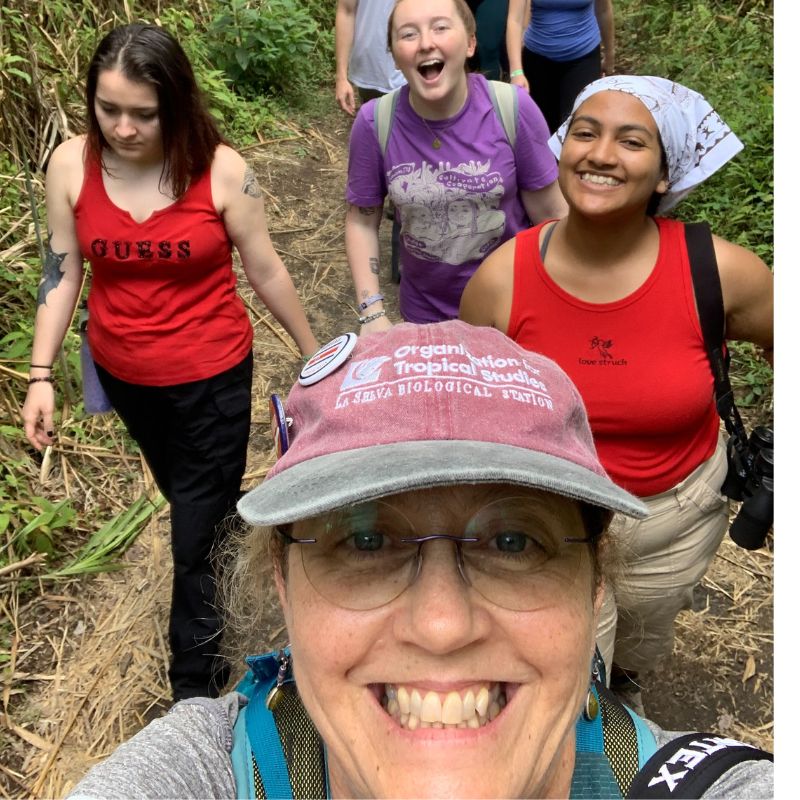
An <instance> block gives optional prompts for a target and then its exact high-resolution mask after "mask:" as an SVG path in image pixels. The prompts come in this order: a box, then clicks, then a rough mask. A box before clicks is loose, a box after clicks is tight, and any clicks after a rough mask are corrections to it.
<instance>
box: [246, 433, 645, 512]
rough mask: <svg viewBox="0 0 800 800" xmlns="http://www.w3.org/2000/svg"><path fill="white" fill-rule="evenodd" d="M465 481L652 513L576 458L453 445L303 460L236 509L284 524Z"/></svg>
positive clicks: (401, 446)
mask: <svg viewBox="0 0 800 800" xmlns="http://www.w3.org/2000/svg"><path fill="white" fill-rule="evenodd" d="M462 483H463V484H471V483H473V484H474V483H510V484H513V485H516V486H525V487H529V488H532V489H542V490H544V491H547V492H553V493H555V494H560V495H564V496H565V497H571V498H573V499H575V500H585V501H586V502H587V503H593V504H594V505H597V506H600V507H601V508H607V509H609V510H611V511H619V512H621V513H623V514H626V515H627V516H630V517H635V518H636V519H642V518H644V517H646V516H647V515H648V510H647V506H646V505H645V504H644V503H642V502H641V500H639V499H638V498H636V497H635V496H633V495H632V494H629V493H628V492H626V491H625V490H624V489H621V488H620V487H619V486H617V485H616V484H614V483H612V482H611V481H610V480H609V479H608V478H604V477H601V476H600V475H597V474H596V473H594V472H592V471H591V470H588V469H585V468H584V467H581V466H578V465H577V464H574V463H573V462H571V461H566V460H565V459H563V458H559V457H557V456H551V455H547V454H545V453H538V452H535V451H532V450H528V449H526V448H522V447H514V446H512V445H505V444H495V443H491V442H476V441H453V440H445V441H426V442H401V443H398V444H387V445H377V446H375V447H365V448H360V449H358V450H348V451H344V452H339V453H331V454H329V455H324V456H319V457H317V458H312V459H309V460H308V461H302V462H301V463H299V464H296V465H295V466H293V467H290V468H289V469H287V470H284V471H283V472H279V473H278V474H277V475H275V476H273V477H271V478H268V479H267V480H265V481H264V483H262V484H261V485H260V486H258V487H257V488H255V489H253V490H252V491H251V492H248V493H247V494H246V495H245V496H244V497H243V498H242V499H241V500H239V503H238V506H237V507H238V509H239V513H240V514H241V515H242V517H243V518H244V519H245V520H246V521H247V522H249V523H251V524H253V525H280V524H284V523H287V522H295V521H297V520H300V519H306V518H308V517H314V516H317V515H318V514H322V513H324V512H326V511H331V510H332V509H334V508H339V507H341V506H345V505H349V504H351V503H362V502H365V501H367V500H374V499H376V498H378V497H383V496H385V495H390V494H397V493H399V492H407V491H410V490H413V489H422V488H428V487H432V486H448V485H454V484H462Z"/></svg>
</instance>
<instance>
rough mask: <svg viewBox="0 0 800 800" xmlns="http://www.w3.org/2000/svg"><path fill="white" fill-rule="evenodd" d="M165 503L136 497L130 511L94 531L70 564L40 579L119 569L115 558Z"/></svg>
mask: <svg viewBox="0 0 800 800" xmlns="http://www.w3.org/2000/svg"><path fill="white" fill-rule="evenodd" d="M165 503H166V500H165V499H164V498H163V497H162V496H161V495H158V496H157V497H156V498H155V499H153V500H151V499H150V498H148V497H147V496H146V495H141V496H139V497H138V498H137V499H136V500H135V501H134V502H133V504H132V505H131V507H130V508H128V509H126V510H125V511H123V512H122V513H121V514H118V515H117V516H115V517H113V518H112V519H110V520H109V521H108V522H107V523H106V524H105V525H103V526H102V527H101V528H100V529H98V530H97V531H95V533H94V534H92V537H91V538H90V539H89V541H88V542H86V544H85V545H84V546H83V547H82V548H81V550H80V552H79V553H78V555H77V557H76V558H75V559H74V560H73V561H71V562H70V563H69V564H65V565H64V566H63V567H61V568H60V569H57V570H55V571H54V572H51V573H48V574H47V575H44V576H42V577H45V578H67V577H71V576H73V575H89V574H91V573H95V572H108V571H111V570H117V569H122V567H123V564H121V563H120V562H119V561H118V560H117V559H118V558H119V556H121V555H122V554H123V553H124V552H125V551H126V550H127V549H128V548H129V547H130V546H131V545H132V544H133V543H134V541H136V537H137V536H138V535H139V534H140V533H141V532H142V530H143V529H144V526H145V525H146V524H147V522H148V521H149V520H150V518H151V517H152V516H153V515H154V514H155V513H157V512H158V511H159V510H160V509H161V508H163V507H164V504H165Z"/></svg>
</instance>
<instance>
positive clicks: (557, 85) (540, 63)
mask: <svg viewBox="0 0 800 800" xmlns="http://www.w3.org/2000/svg"><path fill="white" fill-rule="evenodd" d="M522 69H523V70H524V71H525V77H526V78H527V79H528V85H529V86H530V91H531V97H532V98H533V101H534V102H535V103H536V105H537V106H539V109H540V111H541V112H542V114H544V118H545V120H546V121H547V127H548V128H549V129H550V133H555V132H556V130H557V129H558V126H559V125H561V123H562V122H563V121H564V120H565V119H566V118H567V117H568V116H569V114H570V111H572V104H573V103H574V102H575V98H576V97H577V96H578V94H580V91H581V89H583V87H584V86H586V85H587V84H588V83H591V82H592V81H595V80H597V79H598V78H599V77H600V45H597V47H595V49H594V50H592V51H591V52H590V53H587V54H586V55H585V56H582V57H581V58H576V59H574V60H573V61H551V60H550V59H549V58H545V57H544V56H540V55H537V54H536V53H532V52H531V51H530V50H528V48H527V47H523V48H522Z"/></svg>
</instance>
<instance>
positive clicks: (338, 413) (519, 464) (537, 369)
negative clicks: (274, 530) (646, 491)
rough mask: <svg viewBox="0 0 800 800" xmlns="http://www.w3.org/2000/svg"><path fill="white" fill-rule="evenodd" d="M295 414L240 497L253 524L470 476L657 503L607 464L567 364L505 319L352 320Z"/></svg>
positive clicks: (292, 406) (317, 365)
mask: <svg viewBox="0 0 800 800" xmlns="http://www.w3.org/2000/svg"><path fill="white" fill-rule="evenodd" d="M351 348H352V349H351ZM285 416H286V422H287V428H286V430H285V433H286V437H284V439H285V440H286V439H288V447H287V448H286V451H285V453H284V454H283V455H282V456H281V457H280V458H279V459H278V460H277V462H276V463H275V465H274V467H273V468H272V469H271V470H270V472H269V474H268V475H267V477H266V479H265V480H264V482H263V483H262V484H261V485H260V486H258V487H257V488H256V489H253V490H252V491H251V492H249V493H248V494H246V495H245V496H244V497H243V498H242V499H241V500H240V501H239V504H238V508H239V512H240V513H241V515H242V517H243V518H244V519H245V520H247V521H248V522H250V523H252V524H256V525H277V524H281V523H286V522H293V521H295V520H298V519H304V518H307V517H313V516H316V515H317V514H320V513H323V512H325V511H330V510H332V509H334V508H338V507H340V506H344V505H349V504H351V503H356V502H364V501H366V500H373V499H375V498H378V497H383V496H385V495H390V494H396V493H398V492H406V491H410V490H413V489H421V488H427V487H431V486H444V485H453V484H461V483H466V484H478V483H509V484H514V485H517V486H525V487H529V488H534V489H542V490H545V491H549V492H554V493H555V494H560V495H565V496H566V497H571V498H573V499H576V500H583V501H585V502H587V503H592V504H594V505H597V506H601V507H602V508H607V509H610V510H612V511H620V512H622V513H624V514H627V515H629V516H633V517H637V518H642V517H645V516H647V507H646V506H645V505H644V504H643V503H642V502H641V501H640V500H639V499H637V498H636V497H634V496H633V495H631V494H629V493H628V492H626V491H624V490H623V489H621V488H620V487H619V486H617V485H616V484H614V483H613V482H612V481H611V479H610V478H609V477H608V475H607V474H606V472H605V470H604V469H603V467H602V466H601V464H600V462H599V460H598V458H597V452H596V450H595V446H594V442H593V440H592V434H591V431H590V429H589V422H588V419H587V417H586V410H585V408H584V406H583V401H582V400H581V397H580V395H579V394H578V390H577V389H576V388H575V386H574V384H573V383H572V381H571V380H570V379H569V377H567V375H566V373H565V372H564V371H563V370H562V369H561V368H560V367H559V366H558V365H557V364H556V363H555V362H554V361H551V360H550V359H548V358H545V357H544V356H541V355H539V354H537V353H533V352H531V351H529V350H525V349H524V348H522V347H520V346H519V345H518V344H516V343H515V342H513V341H512V340H511V339H509V338H508V337H507V336H505V335H504V334H502V333H500V331H497V330H495V329H494V328H483V327H474V326H472V325H468V324H466V323H465V322H460V321H458V320H453V321H449V322H441V323H437V324H433V325H413V324H410V323H402V324H400V325H395V326H394V327H393V328H391V330H389V331H385V332H381V333H375V334H371V335H367V336H363V337H360V338H356V337H355V335H354V334H345V335H344V336H341V337H339V338H338V339H336V340H334V341H333V342H331V343H329V344H328V345H326V346H325V347H323V348H322V349H321V350H320V351H319V353H318V354H317V355H315V356H314V357H313V358H312V359H311V360H310V361H309V363H308V364H307V365H306V367H305V368H304V369H303V372H301V374H300V379H299V381H298V382H297V383H296V384H295V385H294V387H293V388H292V390H291V392H290V393H289V397H288V401H287V403H286V407H285Z"/></svg>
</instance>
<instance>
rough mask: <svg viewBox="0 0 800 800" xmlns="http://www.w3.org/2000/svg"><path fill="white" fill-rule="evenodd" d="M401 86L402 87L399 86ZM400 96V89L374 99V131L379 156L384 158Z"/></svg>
mask: <svg viewBox="0 0 800 800" xmlns="http://www.w3.org/2000/svg"><path fill="white" fill-rule="evenodd" d="M401 88H402V87H401ZM399 98H400V89H395V90H394V91H391V92H389V93H388V94H385V95H382V96H381V97H379V98H378V99H377V100H376V101H375V133H376V134H377V136H378V144H379V145H380V148H381V157H382V158H386V145H387V144H388V142H389V135H390V134H391V132H392V125H393V124H394V112H395V109H396V108H397V101H398V99H399Z"/></svg>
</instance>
